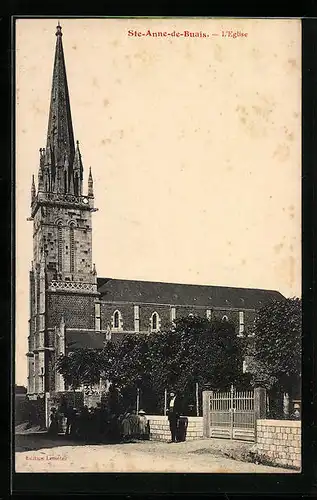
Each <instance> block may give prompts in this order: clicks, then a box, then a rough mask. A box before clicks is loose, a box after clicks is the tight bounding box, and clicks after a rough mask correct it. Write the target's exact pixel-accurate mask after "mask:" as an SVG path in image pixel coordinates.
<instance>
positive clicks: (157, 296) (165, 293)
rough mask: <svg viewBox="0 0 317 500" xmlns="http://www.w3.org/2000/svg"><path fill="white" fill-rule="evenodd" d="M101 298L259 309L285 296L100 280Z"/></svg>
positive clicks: (249, 290) (210, 287)
mask: <svg viewBox="0 0 317 500" xmlns="http://www.w3.org/2000/svg"><path fill="white" fill-rule="evenodd" d="M97 286H98V291H99V292H100V294H101V299H102V300H104V301H109V302H132V303H138V302H141V303H142V302H145V303H154V304H169V305H191V306H193V305H195V306H202V307H211V308H212V307H219V308H222V307H223V308H227V307H232V308H245V309H257V308H259V307H262V306H263V305H265V304H266V303H268V302H270V301H271V300H283V299H285V297H284V296H283V295H282V294H281V293H279V292H277V291H274V290H261V289H257V288H234V287H225V286H213V285H187V284H180V283H162V282H154V281H138V280H122V279H112V278H98V281H97Z"/></svg>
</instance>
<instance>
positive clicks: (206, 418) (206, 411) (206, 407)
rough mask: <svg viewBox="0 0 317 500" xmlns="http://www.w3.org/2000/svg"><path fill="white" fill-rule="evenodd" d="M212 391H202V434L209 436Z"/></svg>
mask: <svg viewBox="0 0 317 500" xmlns="http://www.w3.org/2000/svg"><path fill="white" fill-rule="evenodd" d="M211 395H212V391H203V435H204V437H207V438H209V437H210V398H211Z"/></svg>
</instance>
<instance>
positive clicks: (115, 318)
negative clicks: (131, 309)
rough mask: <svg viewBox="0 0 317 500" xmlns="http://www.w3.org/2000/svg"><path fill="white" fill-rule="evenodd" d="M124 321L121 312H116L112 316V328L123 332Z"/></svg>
mask: <svg viewBox="0 0 317 500" xmlns="http://www.w3.org/2000/svg"><path fill="white" fill-rule="evenodd" d="M122 326H123V321H122V315H121V313H120V311H118V310H117V311H115V312H114V313H113V315H112V328H113V329H114V330H122Z"/></svg>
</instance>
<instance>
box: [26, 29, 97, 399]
mask: <svg viewBox="0 0 317 500" xmlns="http://www.w3.org/2000/svg"><path fill="white" fill-rule="evenodd" d="M39 152H40V154H39V167H38V182H37V189H36V186H35V180H34V176H33V178H32V185H31V217H30V218H29V220H31V221H33V262H32V266H31V271H30V320H29V348H28V354H27V355H28V358H29V372H28V392H29V393H30V394H40V393H44V392H45V391H48V390H51V389H52V383H51V382H52V380H53V378H54V377H53V376H51V375H52V374H50V370H51V368H50V366H51V365H53V361H54V359H53V358H54V356H53V354H52V353H54V352H55V344H56V342H55V337H56V328H57V330H58V329H59V327H60V324H61V321H62V322H63V325H64V326H63V328H64V329H65V328H67V326H70V327H74V328H76V327H77V323H76V321H77V319H76V317H78V310H80V309H81V310H85V311H86V314H87V321H86V323H87V324H84V323H85V320H83V319H81V320H80V322H79V323H78V324H79V326H81V327H83V326H84V327H87V328H90V327H91V321H90V309H91V307H93V304H94V301H95V299H96V297H97V296H98V293H97V276H96V270H95V267H94V265H93V264H92V213H93V212H94V211H96V210H97V209H95V208H94V191H93V178H92V173H91V169H89V177H88V189H87V194H86V195H85V194H83V191H84V184H83V180H84V167H83V161H82V156H81V152H80V147H79V142H78V141H76V145H75V142H74V133H73V124H72V117H71V108H70V99H69V92H68V84H67V77H66V67H65V59H64V52H63V44H62V29H61V26H60V25H59V24H58V26H57V28H56V48H55V59H54V67H53V78H52V90H51V101H50V110H49V119H48V130H47V140H46V148H40V150H39ZM87 301H88V302H87ZM87 304H88V305H87ZM54 332H55V333H54ZM53 389H54V387H53Z"/></svg>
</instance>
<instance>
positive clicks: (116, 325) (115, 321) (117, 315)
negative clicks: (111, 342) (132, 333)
mask: <svg viewBox="0 0 317 500" xmlns="http://www.w3.org/2000/svg"><path fill="white" fill-rule="evenodd" d="M113 326H114V327H115V328H119V311H116V312H115V313H114V320H113Z"/></svg>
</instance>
